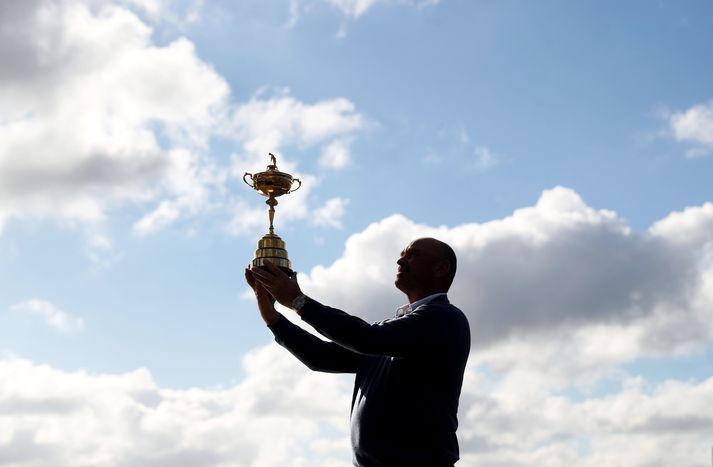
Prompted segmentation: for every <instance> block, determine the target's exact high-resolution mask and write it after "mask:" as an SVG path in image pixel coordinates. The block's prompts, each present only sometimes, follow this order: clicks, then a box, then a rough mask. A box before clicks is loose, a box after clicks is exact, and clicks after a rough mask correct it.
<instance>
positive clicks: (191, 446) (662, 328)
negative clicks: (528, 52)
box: [0, 187, 713, 467]
mask: <svg viewBox="0 0 713 467" xmlns="http://www.w3.org/2000/svg"><path fill="white" fill-rule="evenodd" d="M712 223H713V209H711V207H710V206H709V204H705V205H703V206H699V207H689V208H687V209H685V210H683V211H680V212H675V213H672V214H670V215H669V216H667V217H666V218H664V219H662V220H661V221H659V222H657V223H655V224H654V225H653V226H652V227H651V228H650V229H649V230H648V231H646V232H642V233H635V232H632V230H631V229H630V228H629V227H628V226H627V224H626V222H625V221H624V220H623V219H621V218H620V217H619V216H617V215H616V213H614V212H611V211H607V210H597V209H593V208H592V207H590V206H588V205H587V204H586V203H585V202H584V201H583V200H582V199H581V197H580V196H579V195H578V194H577V193H576V192H574V191H572V190H569V189H566V188H562V187H557V188H554V189H552V190H547V191H545V192H543V193H542V195H541V196H540V198H539V200H537V202H536V203H535V204H534V205H532V206H529V207H525V208H522V209H518V210H516V211H515V212H514V213H513V214H512V215H511V216H508V217H506V218H503V219H498V220H494V221H491V222H486V223H483V224H464V225H460V226H454V227H446V226H442V227H432V226H427V225H420V224H416V223H414V222H412V221H410V220H409V219H407V218H405V217H403V216H391V217H388V218H386V219H383V220H382V221H379V222H376V223H374V224H372V225H370V226H368V227H367V228H366V229H365V230H364V231H363V232H360V233H358V234H355V235H353V236H351V237H350V238H349V239H348V240H347V242H346V245H345V249H344V252H343V254H342V256H341V257H340V258H338V259H337V260H336V261H335V262H334V263H333V264H331V265H328V266H320V267H316V268H314V269H313V270H312V271H310V272H309V274H304V275H302V277H301V280H300V283H301V285H302V287H303V289H304V290H305V291H306V292H307V293H308V294H310V295H311V296H313V297H315V298H316V299H318V300H321V301H324V302H325V303H329V304H330V305H334V306H338V307H342V308H344V309H347V310H349V311H352V312H355V313H357V314H360V315H361V316H363V317H365V318H366V319H369V320H376V319H382V318H384V317H386V316H389V315H391V314H392V313H393V310H394V309H395V307H396V306H397V305H399V304H400V303H401V301H402V298H401V297H400V296H399V294H398V293H397V292H396V291H395V289H393V288H391V287H390V285H389V284H390V283H391V281H393V276H394V272H395V268H396V264H395V262H396V259H397V256H398V252H399V251H400V250H401V249H402V248H403V247H404V246H405V245H406V244H407V243H408V242H410V241H411V240H413V239H414V238H416V237H419V236H424V235H429V236H435V237H438V238H441V239H443V240H445V241H447V242H449V243H450V244H451V245H453V247H454V248H455V250H456V252H457V254H458V258H459V272H458V276H457V278H456V282H455V283H454V288H453V289H452V291H451V293H450V294H449V295H450V297H451V300H452V301H453V302H454V303H455V304H457V305H458V306H460V307H461V308H462V309H463V310H464V311H465V312H466V314H467V315H468V317H469V320H470V323H471V326H472V331H473V353H472V354H471V356H470V361H469V365H468V368H467V370H466V375H465V381H464V386H463V393H462V397H461V405H460V410H459V414H460V415H459V418H460V428H459V438H460V443H461V457H462V459H463V460H462V461H461V463H462V464H463V465H481V464H482V465H492V466H502V467H518V466H525V465H538V466H545V467H570V466H572V465H577V466H580V465H581V466H585V467H588V466H592V467H594V466H601V465H607V466H615V467H616V466H621V467H644V466H649V465H657V466H662V467H674V466H675V467H678V466H680V465H696V466H699V465H700V466H704V465H707V463H708V462H709V456H710V451H709V447H710V443H709V442H710V439H709V435H710V427H711V426H713V417H712V416H710V415H708V413H709V412H710V411H709V410H708V407H710V405H711V404H712V403H713V378H701V379H699V380H696V379H689V380H686V381H679V380H676V379H675V378H669V379H667V380H660V381H648V380H646V379H644V378H642V377H640V376H636V375H632V374H629V373H628V372H627V370H626V369H625V367H624V366H623V365H622V364H623V363H629V362H635V361H636V360H637V359H639V358H641V357H647V358H653V359H660V360H661V361H664V362H665V361H666V359H668V358H671V357H672V356H676V355H680V354H681V353H685V352H690V351H691V350H696V349H698V350H700V349H705V348H710V343H711V337H712V336H711V325H710V323H711V322H712V321H713V320H711V310H713V255H712V254H711V247H712V245H713V229H711V225H713V224H712ZM265 332H266V333H267V331H265ZM243 367H244V369H245V374H246V377H245V378H244V380H242V381H241V382H239V383H238V384H235V385H232V386H230V387H226V388H204V389H200V388H194V389H186V390H176V389H168V388H162V387H160V386H158V385H157V384H156V383H155V382H154V381H153V379H152V377H151V375H150V373H149V371H148V370H145V369H139V370H136V371H134V372H130V373H126V374H119V375H102V374H89V373H86V372H82V371H80V372H66V371H60V370H56V369H53V368H50V367H48V366H46V365H39V364H36V363H32V362H28V361H26V360H19V359H8V358H5V359H2V360H0V413H2V414H3V416H2V417H0V443H2V447H3V449H2V450H0V463H4V464H9V465H18V466H25V465H27V466H30V465H38V464H45V465H69V464H83V465H110V466H123V465H127V466H128V465H146V466H149V467H151V466H160V465H196V466H198V465H200V466H222V465H246V466H256V467H262V466H287V467H293V466H294V467H298V466H299V467H301V466H305V465H316V466H322V465H325V466H346V465H349V462H348V461H349V458H350V453H349V448H348V434H347V430H348V409H349V404H350V396H351V385H352V382H353V381H352V378H351V377H350V376H337V375H322V374H316V373H310V372H309V371H308V370H306V369H305V368H304V367H302V366H301V364H300V363H299V362H297V361H296V360H295V359H294V358H293V357H292V356H291V355H290V354H289V353H288V352H287V351H285V350H284V349H281V348H279V347H278V346H277V345H276V344H270V345H267V346H265V347H262V348H259V349H255V350H254V351H252V352H250V353H249V354H248V355H246V356H245V357H244V358H243ZM602 387H604V388H605V389H604V390H603V389H602Z"/></svg>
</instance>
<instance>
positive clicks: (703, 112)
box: [668, 101, 713, 157]
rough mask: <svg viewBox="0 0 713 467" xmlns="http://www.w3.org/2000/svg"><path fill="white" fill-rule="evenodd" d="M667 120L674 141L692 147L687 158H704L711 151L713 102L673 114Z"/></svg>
mask: <svg viewBox="0 0 713 467" xmlns="http://www.w3.org/2000/svg"><path fill="white" fill-rule="evenodd" d="M668 119H669V125H670V127H671V130H672V131H673V135H674V137H675V138H676V140H678V141H683V142H686V143H691V144H692V145H693V146H694V147H693V148H692V149H690V150H689V151H688V152H687V156H688V157H699V156H704V155H708V154H710V153H711V151H713V101H710V102H707V103H703V104H697V105H694V106H693V107H691V108H689V109H688V110H686V111H683V112H674V113H672V114H671V115H669V116H668Z"/></svg>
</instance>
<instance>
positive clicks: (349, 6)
mask: <svg viewBox="0 0 713 467" xmlns="http://www.w3.org/2000/svg"><path fill="white" fill-rule="evenodd" d="M322 1H324V2H325V3H327V4H329V5H331V6H333V7H334V8H336V9H337V10H339V11H340V12H341V13H342V14H343V15H345V16H348V17H352V18H355V19H356V18H359V17H360V16H362V15H363V14H364V13H366V12H367V11H368V10H370V9H371V8H372V7H374V6H376V5H378V4H384V5H388V4H391V5H404V6H409V7H414V8H425V7H429V6H434V5H437V4H438V3H439V2H440V0H322Z"/></svg>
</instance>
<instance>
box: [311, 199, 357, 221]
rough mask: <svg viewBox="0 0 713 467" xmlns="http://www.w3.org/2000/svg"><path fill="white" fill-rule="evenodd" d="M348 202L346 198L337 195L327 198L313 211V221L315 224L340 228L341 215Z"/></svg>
mask: <svg viewBox="0 0 713 467" xmlns="http://www.w3.org/2000/svg"><path fill="white" fill-rule="evenodd" d="M348 204H349V200H348V199H344V198H339V197H337V198H330V199H328V200H327V202H326V203H325V204H324V206H322V207H321V208H318V209H316V210H315V211H314V222H315V223H316V224H317V225H322V226H325V227H332V228H335V229H341V228H342V217H344V213H345V211H346V207H347V205H348Z"/></svg>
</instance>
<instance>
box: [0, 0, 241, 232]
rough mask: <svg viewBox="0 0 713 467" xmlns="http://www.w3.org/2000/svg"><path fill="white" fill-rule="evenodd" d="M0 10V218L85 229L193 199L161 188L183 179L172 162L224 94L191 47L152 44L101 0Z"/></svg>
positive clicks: (199, 141)
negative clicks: (131, 205)
mask: <svg viewBox="0 0 713 467" xmlns="http://www.w3.org/2000/svg"><path fill="white" fill-rule="evenodd" d="M0 8H2V11H1V13H2V14H1V15H0V21H1V22H2V27H0V31H2V33H0V34H2V35H3V37H2V39H3V40H2V41H0V44H2V45H0V55H2V56H3V57H8V58H9V59H8V60H4V66H3V69H2V72H0V83H1V84H2V87H0V109H2V110H0V148H1V149H0V213H3V214H4V220H7V219H8V218H12V217H16V218H26V217H39V218H45V217H49V218H59V219H65V220H69V221H79V222H86V221H94V222H96V221H100V220H102V219H103V218H104V217H105V215H106V210H107V209H109V208H111V207H113V206H116V205H117V204H121V203H123V202H126V201H143V202H145V201H149V200H152V199H155V198H156V197H159V196H160V197H167V198H173V197H177V198H179V199H185V198H186V197H193V196H194V192H195V186H193V185H192V186H188V187H186V186H185V185H180V184H178V185H176V184H173V183H171V178H172V177H174V178H175V176H176V175H175V174H176V173H177V172H181V171H188V172H187V173H185V174H184V178H191V177H192V173H190V171H189V170H190V169H189V168H188V167H187V165H186V164H185V163H184V160H185V156H183V155H184V154H185V152H193V151H196V150H197V149H199V148H201V147H204V146H205V144H206V143H207V138H208V135H209V133H210V128H211V127H212V126H213V125H214V124H215V123H216V120H217V119H218V117H219V113H220V111H221V109H222V107H223V106H224V104H225V100H226V98H227V94H228V86H227V84H226V83H225V81H224V80H223V79H222V78H221V77H220V76H219V75H217V74H216V73H215V71H214V70H213V69H212V68H211V67H210V66H208V65H207V64H206V63H204V62H202V61H201V60H200V59H199V58H198V57H197V56H196V54H195V49H194V47H193V44H192V43H191V42H189V41H188V40H186V39H182V38H181V39H177V40H175V41H173V42H171V43H169V44H167V45H166V46H156V45H155V44H154V43H153V42H152V38H151V34H152V31H151V29H150V28H149V27H148V26H147V25H146V24H145V23H143V22H142V21H141V20H140V19H139V18H138V17H137V16H135V15H134V14H133V13H131V12H130V11H129V10H127V9H124V8H122V7H120V6H117V5H115V4H111V3H108V2H85V1H80V0H67V1H63V2H56V1H50V0H45V1H33V2H4V3H3V6H2V7H0ZM161 139H165V140H166V141H168V143H167V145H168V148H169V149H168V150H167V149H166V145H165V144H161V143H160V142H159V140H161ZM194 179H195V177H194ZM202 182H203V181H199V182H198V183H202ZM193 202H194V203H195V202H200V201H196V200H195V199H194V200H193Z"/></svg>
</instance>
